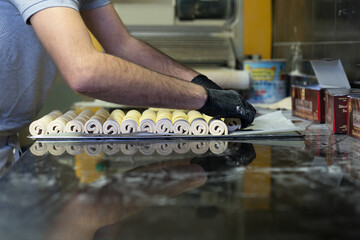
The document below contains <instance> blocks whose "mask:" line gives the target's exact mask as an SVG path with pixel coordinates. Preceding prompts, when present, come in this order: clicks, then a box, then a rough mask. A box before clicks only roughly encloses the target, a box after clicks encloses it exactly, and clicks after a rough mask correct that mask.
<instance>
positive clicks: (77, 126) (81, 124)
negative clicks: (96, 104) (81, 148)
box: [66, 109, 94, 133]
mask: <svg viewBox="0 0 360 240" xmlns="http://www.w3.org/2000/svg"><path fill="white" fill-rule="evenodd" d="M93 115H94V113H93V112H92V111H91V110H89V109H85V110H83V111H82V112H81V113H80V114H79V115H77V117H76V118H74V119H73V120H71V121H69V122H68V123H67V124H66V132H71V133H83V132H85V123H86V121H87V120H89V119H90V118H91V117H92V116H93Z"/></svg>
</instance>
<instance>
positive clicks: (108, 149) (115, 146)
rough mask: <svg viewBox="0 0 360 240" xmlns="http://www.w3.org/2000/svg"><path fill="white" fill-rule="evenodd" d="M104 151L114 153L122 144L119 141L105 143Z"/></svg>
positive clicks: (108, 153)
mask: <svg viewBox="0 0 360 240" xmlns="http://www.w3.org/2000/svg"><path fill="white" fill-rule="evenodd" d="M103 151H104V153H106V154H107V155H114V154H116V153H118V152H119V151H120V145H119V144H118V143H104V144H103Z"/></svg>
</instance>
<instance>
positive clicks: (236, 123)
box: [225, 118, 241, 132]
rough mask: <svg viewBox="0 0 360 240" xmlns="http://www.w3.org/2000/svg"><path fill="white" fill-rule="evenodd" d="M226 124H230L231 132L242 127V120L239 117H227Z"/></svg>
mask: <svg viewBox="0 0 360 240" xmlns="http://www.w3.org/2000/svg"><path fill="white" fill-rule="evenodd" d="M225 124H226V125H227V126H228V129H229V132H233V131H236V130H238V129H241V120H240V119H238V118H226V119H225Z"/></svg>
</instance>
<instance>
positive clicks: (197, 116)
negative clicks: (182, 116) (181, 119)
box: [188, 110, 209, 135]
mask: <svg viewBox="0 0 360 240" xmlns="http://www.w3.org/2000/svg"><path fill="white" fill-rule="evenodd" d="M188 116H189V120H188V121H189V123H190V131H191V133H192V134H193V135H206V134H208V133H209V125H208V124H207V122H206V121H205V119H204V116H203V115H202V114H201V113H200V112H198V111H195V110H191V111H189V112H188Z"/></svg>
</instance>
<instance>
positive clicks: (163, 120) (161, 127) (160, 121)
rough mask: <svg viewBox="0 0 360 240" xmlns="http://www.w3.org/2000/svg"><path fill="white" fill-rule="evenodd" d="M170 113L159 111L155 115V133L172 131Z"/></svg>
mask: <svg viewBox="0 0 360 240" xmlns="http://www.w3.org/2000/svg"><path fill="white" fill-rule="evenodd" d="M171 118H172V116H171V112H170V111H169V110H165V109H163V110H159V111H158V113H157V115H156V132H157V133H170V132H172V131H173V124H172V122H171Z"/></svg>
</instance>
